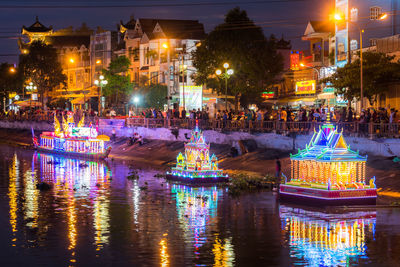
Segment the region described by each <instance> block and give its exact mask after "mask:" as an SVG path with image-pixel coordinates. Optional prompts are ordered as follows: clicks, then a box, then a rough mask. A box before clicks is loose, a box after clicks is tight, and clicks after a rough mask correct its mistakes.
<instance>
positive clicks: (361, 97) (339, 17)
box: [334, 13, 388, 111]
mask: <svg viewBox="0 0 400 267" xmlns="http://www.w3.org/2000/svg"><path fill="white" fill-rule="evenodd" d="M387 17H388V14H386V13H383V14H381V15H380V16H379V17H378V19H377V20H385V19H386V18H387ZM334 19H335V21H337V22H349V23H353V24H354V25H356V26H357V28H358V31H359V32H360V111H361V110H362V109H363V106H364V88H363V40H362V39H363V33H364V29H363V28H361V27H360V26H359V25H358V24H357V23H354V22H353V21H351V20H343V18H342V16H341V15H340V14H335V15H334ZM369 22H371V20H370V21H369ZM369 22H367V23H366V24H365V25H364V28H365V27H366V26H367V25H368V24H369ZM347 49H348V50H349V51H350V47H348V48H347ZM350 57H351V53H349V61H350Z"/></svg>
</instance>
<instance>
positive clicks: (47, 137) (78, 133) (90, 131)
mask: <svg viewBox="0 0 400 267" xmlns="http://www.w3.org/2000/svg"><path fill="white" fill-rule="evenodd" d="M84 119H85V118H84V117H82V119H81V120H80V121H79V123H78V125H77V126H75V122H74V118H73V113H72V112H68V113H67V119H66V120H65V118H64V117H62V120H63V121H62V125H61V124H60V122H59V120H58V119H57V116H56V115H54V132H42V133H41V134H40V136H39V138H37V137H36V136H35V134H34V132H33V130H32V138H33V145H34V147H35V149H37V150H38V151H42V152H47V153H53V154H60V155H65V156H72V157H80V158H85V159H100V160H101V159H105V158H107V157H108V155H109V154H110V152H111V146H108V145H107V142H108V141H110V138H109V137H108V136H106V135H98V131H97V129H96V128H95V127H93V126H92V125H90V126H89V127H85V126H84Z"/></svg>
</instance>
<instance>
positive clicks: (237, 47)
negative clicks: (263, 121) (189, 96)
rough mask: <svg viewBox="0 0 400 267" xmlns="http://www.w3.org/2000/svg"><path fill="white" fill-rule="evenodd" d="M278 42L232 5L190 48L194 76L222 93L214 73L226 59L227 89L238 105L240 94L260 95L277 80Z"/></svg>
mask: <svg viewBox="0 0 400 267" xmlns="http://www.w3.org/2000/svg"><path fill="white" fill-rule="evenodd" d="M278 42H279V41H278V40H277V39H276V38H275V37H274V36H271V37H270V38H268V39H267V38H266V37H265V36H264V34H263V31H262V29H261V27H259V26H256V25H255V24H254V22H253V21H252V20H250V19H249V18H248V16H247V13H246V11H244V10H241V9H240V8H234V9H232V10H230V11H229V12H228V14H227V15H226V16H225V21H224V23H222V24H220V25H218V26H217V27H215V29H214V30H213V31H211V32H210V33H209V35H208V36H207V37H206V39H205V40H204V41H203V42H201V45H200V46H199V47H198V48H197V49H196V51H195V52H193V54H192V56H193V65H194V66H195V67H196V69H197V72H196V73H195V74H194V75H193V78H194V80H195V82H196V83H197V84H207V87H209V88H212V89H214V90H215V91H217V92H219V93H221V94H225V86H224V81H223V80H222V79H219V78H218V77H216V75H215V71H216V69H221V68H222V65H223V63H224V62H228V63H229V64H230V67H231V68H232V69H233V70H234V74H233V75H232V76H231V77H230V79H229V81H228V93H229V94H231V95H234V96H235V107H236V109H237V106H238V101H239V98H240V97H242V99H241V100H245V99H249V97H244V96H246V95H258V97H261V92H263V90H264V89H265V88H266V87H267V86H269V85H272V84H273V83H275V82H276V81H277V80H276V77H277V76H278V75H279V73H281V71H282V70H283V58H282V56H281V55H280V54H278V53H277V48H278ZM242 104H247V103H245V102H242Z"/></svg>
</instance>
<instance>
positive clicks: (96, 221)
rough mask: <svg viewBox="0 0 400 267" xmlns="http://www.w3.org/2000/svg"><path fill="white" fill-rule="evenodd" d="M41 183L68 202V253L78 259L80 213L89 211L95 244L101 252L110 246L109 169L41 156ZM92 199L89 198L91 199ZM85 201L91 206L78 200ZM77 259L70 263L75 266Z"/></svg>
mask: <svg viewBox="0 0 400 267" xmlns="http://www.w3.org/2000/svg"><path fill="white" fill-rule="evenodd" d="M37 157H38V161H39V162H40V173H41V181H45V182H48V183H51V184H53V185H54V195H55V196H56V197H60V198H61V199H66V200H67V201H66V204H67V207H66V208H67V217H68V218H67V222H68V238H69V242H70V244H69V246H68V249H69V250H71V251H72V253H71V255H72V256H74V255H75V252H74V250H75V247H76V242H77V235H78V233H77V227H76V224H77V221H76V220H77V218H76V217H77V211H78V210H85V209H87V208H90V209H91V210H92V214H93V227H94V229H95V236H94V243H95V245H96V250H97V251H98V250H100V249H101V248H102V247H103V246H104V245H105V244H108V242H109V228H110V223H109V221H110V215H109V205H110V201H109V175H110V172H109V170H108V168H107V166H106V165H105V164H104V163H102V162H94V161H85V160H80V159H71V158H64V157H59V156H54V155H50V154H38V156H37ZM88 197H89V198H88ZM79 198H84V199H85V200H89V201H90V202H89V203H84V204H82V203H80V205H79V207H78V206H77V203H76V200H77V199H79ZM74 261H75V260H74V257H72V258H71V262H74Z"/></svg>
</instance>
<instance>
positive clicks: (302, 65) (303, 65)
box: [299, 62, 319, 81]
mask: <svg viewBox="0 0 400 267" xmlns="http://www.w3.org/2000/svg"><path fill="white" fill-rule="evenodd" d="M299 65H300V67H302V68H306V67H309V66H307V65H306V64H304V63H302V62H301V63H300V64H299ZM309 68H310V69H313V70H314V71H315V73H316V74H317V81H319V71H318V69H317V68H315V67H309Z"/></svg>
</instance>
